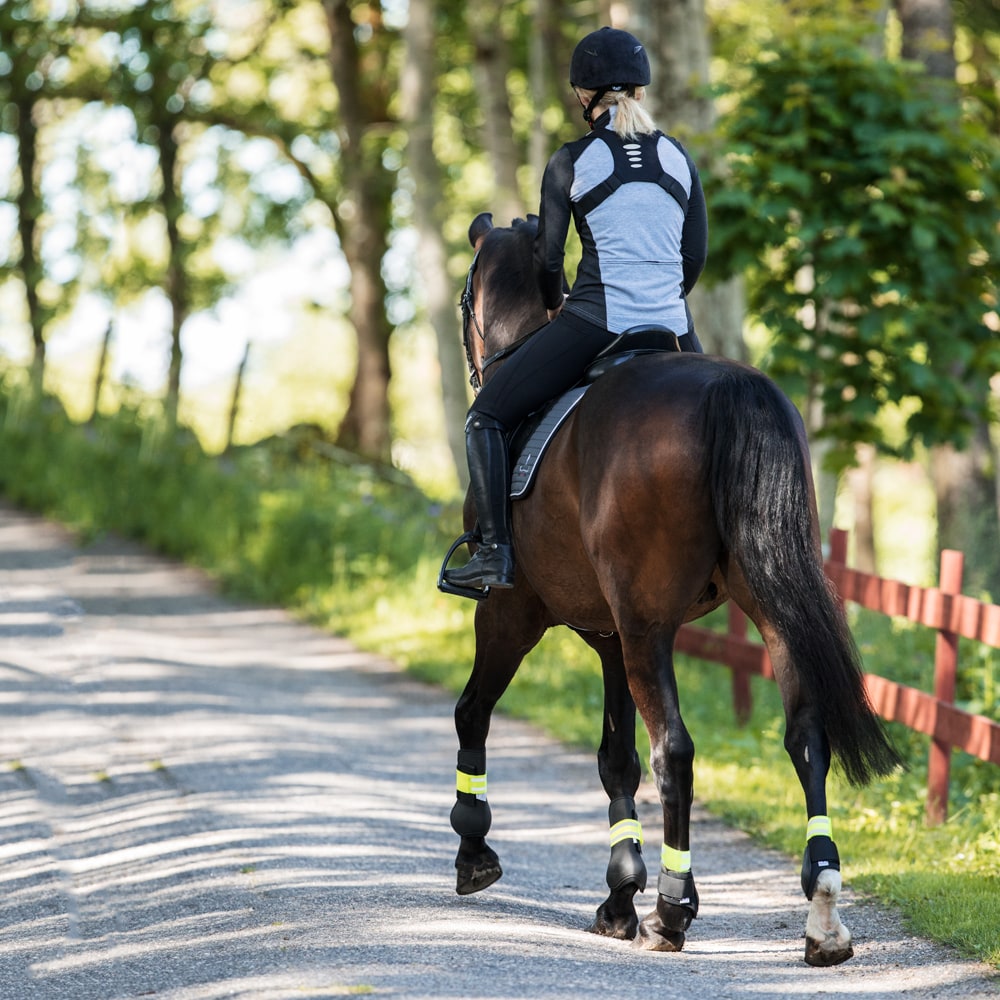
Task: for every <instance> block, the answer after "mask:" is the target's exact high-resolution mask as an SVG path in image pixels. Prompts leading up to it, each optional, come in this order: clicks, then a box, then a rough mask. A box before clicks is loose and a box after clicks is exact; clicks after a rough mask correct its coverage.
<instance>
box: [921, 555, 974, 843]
mask: <svg viewBox="0 0 1000 1000" xmlns="http://www.w3.org/2000/svg"><path fill="white" fill-rule="evenodd" d="M964 561H965V557H964V556H963V555H962V553H961V552H955V551H954V550H953V549H945V550H944V551H943V552H942V553H941V571H940V578H939V580H938V589H939V590H940V591H941V593H942V594H961V593H962V573H963V570H964ZM957 671H958V636H957V635H956V634H955V633H954V632H949V631H948V630H947V629H939V630H938V634H937V641H936V642H935V646H934V697H935V698H936V699H937V700H938V701H941V702H945V703H947V704H949V705H951V704H953V703H954V701H955V677H956V674H957ZM950 779H951V743H950V742H949V741H948V740H942V739H939V738H937V737H933V738H932V739H931V748H930V756H929V758H928V761H927V825H928V826H937V825H938V824H939V823H943V822H944V821H945V820H946V819H947V818H948V783H949V781H950Z"/></svg>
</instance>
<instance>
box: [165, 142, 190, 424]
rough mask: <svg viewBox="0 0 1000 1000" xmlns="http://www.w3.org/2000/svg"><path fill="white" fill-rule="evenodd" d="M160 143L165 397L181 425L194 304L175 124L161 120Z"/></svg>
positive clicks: (172, 420)
mask: <svg viewBox="0 0 1000 1000" xmlns="http://www.w3.org/2000/svg"><path fill="white" fill-rule="evenodd" d="M158 126H159V127H158V130H157V134H158V139H157V146H158V150H159V155H160V174H161V177H162V180H163V191H162V194H161V196H160V197H161V203H162V206H163V215H164V219H165V220H166V229H167V254H168V257H167V274H166V281H165V287H164V291H165V292H166V295H167V301H168V302H169V303H170V366H169V369H168V373H167V396H166V400H165V407H166V418H167V424H168V426H170V427H176V426H177V413H178V410H179V408H180V394H181V367H182V365H183V361H184V352H183V350H182V348H181V329H182V327H183V326H184V322H185V320H186V319H187V315H188V310H189V308H190V304H189V301H188V287H187V261H186V259H185V257H186V254H185V249H184V243H183V240H182V238H181V235H180V231H179V230H178V226H177V223H178V220H179V219H180V217H181V213H182V212H183V202H182V196H181V193H180V191H179V190H178V185H177V181H178V178H177V141H176V138H175V136H174V131H173V127H172V124H171V123H169V122H159V123H158Z"/></svg>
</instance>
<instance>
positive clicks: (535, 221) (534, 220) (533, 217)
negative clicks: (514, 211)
mask: <svg viewBox="0 0 1000 1000" xmlns="http://www.w3.org/2000/svg"><path fill="white" fill-rule="evenodd" d="M528 222H530V223H531V225H533V226H535V227H536V228H537V227H538V216H537V215H532V214H531V213H530V212H529V213H528Z"/></svg>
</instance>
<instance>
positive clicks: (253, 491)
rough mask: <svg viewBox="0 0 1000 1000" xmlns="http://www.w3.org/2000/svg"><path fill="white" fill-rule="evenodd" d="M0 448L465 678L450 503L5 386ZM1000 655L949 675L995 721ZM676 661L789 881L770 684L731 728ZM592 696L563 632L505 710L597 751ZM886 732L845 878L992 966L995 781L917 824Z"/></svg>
mask: <svg viewBox="0 0 1000 1000" xmlns="http://www.w3.org/2000/svg"><path fill="white" fill-rule="evenodd" d="M0 445H2V447H3V449H4V455H5V462H4V463H3V465H2V468H0V490H2V491H3V493H4V494H5V495H7V496H8V497H9V498H11V499H12V500H14V501H15V502H18V503H20V504H22V505H24V506H25V507H28V508H31V509H34V510H38V511H41V512H44V513H46V514H47V515H49V516H52V517H55V518H58V519H59V520H61V521H63V522H64V523H66V524H68V525H69V526H71V527H73V528H75V529H76V530H77V531H78V532H80V534H81V535H82V536H83V537H85V538H86V537H93V536H97V535H100V534H101V533H102V532H105V531H112V530H113V531H116V532H118V533H121V534H124V535H128V536H130V537H133V538H137V539H139V540H142V541H144V542H146V543H147V544H149V545H151V546H153V547H155V548H157V549H159V550H160V551H162V552H164V553H167V554H169V555H172V556H175V557H178V558H181V559H185V560H188V561H190V562H192V563H196V564H198V565H201V566H202V567H204V568H205V569H207V570H208V571H209V572H211V573H212V574H214V575H215V576H216V577H217V578H218V579H219V580H220V581H221V583H222V584H223V586H224V587H226V588H227V589H228V590H230V591H231V592H232V593H234V594H236V595H239V596H243V597H247V598H252V599H255V600H259V601H263V602H270V603H279V604H282V605H284V606H286V607H288V608H290V609H293V610H295V611H296V612H297V613H299V614H300V615H302V616H303V617H304V618H308V619H309V620H311V621H313V622H316V623H319V624H322V625H323V626H324V627H326V628H329V629H331V630H333V631H336V632H338V633H340V634H343V635H346V636H348V637H349V638H350V639H352V641H354V642H355V643H356V644H358V645H359V646H360V647H362V648H365V649H369V650H374V651H377V652H379V653H381V654H383V655H386V656H389V657H391V658H393V659H394V660H395V661H397V662H398V663H399V664H400V665H402V666H403V667H405V668H406V669H407V670H409V671H411V672H412V673H413V674H414V675H416V676H418V677H421V678H423V679H425V680H428V681H430V682H433V683H435V684H440V685H442V686H444V687H446V688H448V689H449V690H451V691H453V692H455V693H457V692H458V691H460V690H461V688H462V686H463V685H464V683H465V681H466V678H467V676H468V671H469V668H470V665H471V663H472V658H473V637H472V610H473V609H472V604H471V602H469V601H462V600H461V599H459V598H454V597H447V596H444V595H442V594H440V593H438V591H437V590H436V588H435V580H436V576H437V571H438V566H439V562H440V558H441V556H442V554H443V552H444V549H445V546H446V544H447V542H448V541H449V540H450V536H451V535H452V534H454V533H455V532H456V531H457V530H458V522H459V514H458V510H457V508H452V509H442V508H441V506H440V505H439V504H435V503H432V502H431V501H429V500H428V499H427V498H426V497H425V496H424V495H423V494H422V493H421V492H420V491H419V490H417V489H416V488H415V487H413V486H408V485H406V484H402V483H400V482H399V481H398V477H397V478H394V479H387V478H385V477H383V476H382V475H380V474H379V470H376V469H372V468H370V467H368V466H366V465H364V464H363V463H357V464H356V465H354V466H345V465H340V464H334V463H321V462H313V463H307V464H301V463H295V462H293V461H290V459H289V456H288V454H287V452H284V451H282V450H281V449H280V448H278V449H275V448H257V449H243V450H241V451H239V452H237V453H236V454H233V455H230V456H226V457H224V458H212V457H209V456H206V455H205V454H204V452H203V451H202V450H201V448H200V447H199V446H198V444H197V442H196V441H195V440H194V439H193V438H192V437H190V436H186V435H183V434H181V435H171V434H167V433H166V432H165V430H164V428H163V427H162V425H161V424H160V423H159V422H158V420H157V419H156V417H155V415H154V416H150V415H148V414H146V413H145V412H144V411H143V409H142V408H141V407H137V408H133V409H126V410H123V411H121V412H120V413H119V414H118V415H117V416H115V417H101V418H99V419H98V420H96V421H95V422H94V423H93V424H92V425H89V426H79V425H76V424H74V423H73V422H72V421H70V420H69V419H68V418H67V417H66V415H65V413H64V411H63V410H62V408H61V406H59V405H58V404H56V403H55V401H53V400H51V399H45V400H42V401H41V402H40V403H39V402H37V401H32V400H30V399H27V398H25V397H24V396H22V395H21V394H19V393H18V392H17V391H16V389H12V388H10V387H8V388H7V390H6V392H0ZM855 625H856V633H857V635H858V639H859V645H860V647H861V648H862V651H863V653H864V655H865V657H866V661H867V663H868V666H869V669H871V670H873V671H874V672H877V673H880V674H883V675H884V676H889V677H892V678H893V679H897V680H901V681H904V682H907V683H914V684H917V685H918V686H923V687H925V688H926V687H927V686H928V683H929V671H930V669H931V663H932V660H931V657H930V654H929V653H928V648H927V647H928V643H930V644H931V645H932V644H933V637H932V635H931V634H930V633H928V632H927V631H926V630H919V629H915V628H910V627H907V626H905V625H900V624H898V623H892V622H890V621H889V620H887V619H883V618H880V617H879V616H871V615H869V616H867V617H862V616H859V618H858V620H857V621H856V623H855ZM995 654H996V651H991V655H990V656H986V655H972V656H969V657H965V658H964V660H963V662H966V661H967V662H968V663H969V664H970V666H969V667H968V669H967V670H966V671H964V672H963V676H962V678H961V679H960V698H963V699H965V700H966V702H967V703H968V704H970V705H973V706H974V707H976V708H977V710H980V711H986V712H989V713H991V714H994V715H996V714H997V711H998V705H997V703H996V699H995V686H993V687H991V685H992V684H993V678H994V673H995V670H996V660H995ZM677 670H678V677H679V687H680V691H681V698H682V708H683V710H684V715H685V721H686V722H687V725H688V728H689V729H690V730H691V733H692V736H693V737H694V740H695V744H696V746H697V748H698V757H697V760H696V794H697V796H698V799H699V800H700V801H701V802H702V803H704V804H705V805H706V806H707V807H708V808H709V809H710V810H712V811H713V812H715V813H717V814H718V815H720V816H722V817H724V818H726V819H727V820H730V821H732V822H734V823H736V824H737V825H739V826H740V827H742V828H743V829H745V830H747V831H749V832H750V833H751V834H752V835H754V836H755V837H757V838H758V839H759V840H760V841H762V842H763V843H766V844H769V845H771V846H773V847H775V848H777V849H779V850H781V851H783V852H785V853H786V854H787V855H788V857H789V877H790V878H795V877H796V870H797V864H798V860H797V859H798V857H799V856H800V854H801V849H802V842H803V838H804V827H805V815H804V808H803V804H802V793H801V790H800V789H799V787H798V784H797V781H796V779H795V776H794V772H793V770H792V767H791V765H790V763H789V761H788V760H787V758H786V756H785V753H784V750H783V748H782V742H781V740H782V733H783V720H782V715H781V708H780V703H779V699H778V696H777V690H776V689H775V686H774V685H773V684H771V683H770V682H767V681H764V680H761V679H755V680H754V682H753V693H754V711H753V715H752V718H751V719H750V722H749V723H748V724H747V725H746V726H745V727H742V728H740V727H737V726H736V725H735V724H734V721H733V712H732V702H731V699H730V697H729V675H728V672H727V671H726V670H725V669H724V668H722V667H720V666H718V665H714V664H709V663H704V662H701V661H695V660H691V659H688V658H679V662H678V666H677ZM601 705H602V691H601V680H600V671H599V667H598V663H597V660H596V657H595V656H594V654H593V653H592V652H591V651H590V650H589V649H588V648H587V647H586V646H585V645H584V644H583V643H581V642H580V641H579V640H578V639H577V638H576V637H575V636H573V635H572V634H570V633H569V632H568V631H567V630H562V629H559V630H553V631H552V632H551V633H549V635H547V636H546V638H545V639H544V640H543V642H542V643H541V644H540V645H539V647H538V648H537V649H536V650H535V651H533V652H532V654H531V655H530V656H529V657H528V659H527V660H526V661H525V664H524V666H523V667H522V669H521V671H520V672H519V673H518V675H517V677H516V678H515V680H514V682H513V684H512V685H511V688H510V690H509V691H508V692H507V694H506V695H505V697H504V699H503V701H502V703H501V708H502V710H503V711H505V712H508V713H510V714H512V715H516V716H519V717H521V718H524V719H527V720H530V721H531V722H534V723H536V724H537V725H539V726H541V727H542V728H544V729H545V730H546V731H548V732H549V733H551V734H552V735H554V736H556V737H557V738H559V739H561V740H563V741H565V742H567V743H570V744H573V745H576V746H579V747H581V748H587V749H591V750H593V749H595V748H596V746H597V744H598V742H599V739H600V717H601ZM894 735H895V736H896V738H897V741H898V742H899V744H900V746H901V748H902V749H903V750H904V752H905V754H906V756H907V757H908V759H909V761H910V762H911V770H910V771H909V772H908V773H904V774H900V775H897V776H895V777H893V778H891V779H888V780H886V781H881V782H879V783H877V784H876V785H874V786H873V787H871V788H868V789H865V790H861V791H859V790H856V789H853V788H850V787H848V786H847V785H846V784H844V783H843V782H842V781H840V780H838V779H836V778H834V780H833V782H832V785H831V806H830V813H831V817H832V819H833V823H834V830H835V836H836V838H837V841H838V845H839V847H840V850H841V854H842V857H843V860H844V866H845V876H846V878H847V880H848V882H849V883H850V884H851V885H853V886H854V887H855V888H857V889H859V890H860V891H862V892H865V893H871V894H872V895H874V896H876V897H877V898H879V899H882V900H885V901H887V902H891V903H894V904H896V905H898V906H899V908H900V910H901V911H902V913H903V915H904V918H905V919H906V921H907V922H908V923H909V924H910V926H911V927H912V929H914V930H916V931H919V932H920V933H923V934H926V935H928V936H930V937H933V938H936V939H937V940H940V941H943V942H946V943H949V944H951V945H954V946H955V947H957V948H958V949H960V950H961V951H962V952H963V953H965V954H967V955H970V956H975V957H978V958H981V959H983V960H985V961H987V962H990V963H992V964H993V965H995V966H997V967H1000V874H998V871H1000V865H998V860H1000V843H998V838H1000V833H998V831H1000V793H998V791H997V788H998V784H1000V783H998V777H1000V775H998V773H997V769H996V768H995V767H992V766H989V765H984V764H982V763H980V762H977V761H973V760H971V759H969V758H967V757H964V756H963V755H956V759H955V762H954V765H953V779H954V780H953V786H952V816H951V818H950V819H949V821H948V822H947V823H946V824H944V825H942V826H940V827H937V828H935V829H928V828H927V827H926V826H925V825H924V822H923V810H924V792H923V782H924V775H925V767H926V757H927V740H926V739H925V738H923V737H920V736H918V735H916V734H912V733H909V732H907V731H905V730H901V729H895V730H894ZM643 739H644V737H643V734H642V733H640V740H643ZM641 754H642V756H643V758H645V757H646V756H647V755H648V748H647V747H646V746H643V747H642V749H641ZM442 780H443V779H442ZM594 780H595V782H596V781H597V775H596V767H595V775H594ZM693 846H694V849H695V852H697V843H695V844H694V845H693Z"/></svg>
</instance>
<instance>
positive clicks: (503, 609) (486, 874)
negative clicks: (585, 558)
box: [451, 591, 546, 896]
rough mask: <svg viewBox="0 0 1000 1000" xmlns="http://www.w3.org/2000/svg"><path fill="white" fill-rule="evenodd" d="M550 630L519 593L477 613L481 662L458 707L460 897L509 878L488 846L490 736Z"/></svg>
mask: <svg viewBox="0 0 1000 1000" xmlns="http://www.w3.org/2000/svg"><path fill="white" fill-rule="evenodd" d="M525 605H528V606H527V607H526V606H525ZM545 627H546V626H545V624H544V623H543V620H542V614H541V608H540V606H536V605H535V604H534V603H533V602H527V601H525V600H524V599H523V598H522V597H521V596H520V595H519V592H517V591H510V592H507V591H498V592H495V593H493V594H491V595H490V597H489V599H488V600H486V601H483V602H482V603H481V604H480V605H479V606H478V607H477V609H476V659H475V663H474V664H473V667H472V674H471V675H470V677H469V681H468V683H467V684H466V685H465V690H464V691H463V692H462V695H461V697H460V698H459V699H458V703H457V704H456V705H455V731H456V732H457V734H458V743H459V751H458V769H457V771H456V792H455V805H454V807H453V808H452V811H451V825H452V829H454V831H455V832H456V833H457V834H458V835H459V836H460V837H461V843H460V844H459V848H458V856H457V857H456V858H455V868H456V870H457V873H458V877H457V883H456V887H455V888H456V891H457V892H458V894H459V895H460V896H467V895H469V894H470V893H473V892H479V890H480V889H485V888H486V887H487V886H489V885H492V884H493V883H494V882H496V880H497V879H498V878H500V876H501V875H503V869H502V868H501V867H500V859H499V858H498V857H497V854H496V852H495V851H494V850H493V849H492V848H491V847H490V846H489V844H487V843H486V834H487V833H488V832H489V829H490V824H491V822H492V814H491V812H490V806H489V802H488V801H487V798H486V736H487V734H488V733H489V729H490V719H491V717H492V715H493V709H494V708H495V707H496V704H497V702H498V701H499V700H500V698H501V696H502V695H503V693H504V691H506V690H507V686H508V685H509V684H510V682H511V680H512V679H513V677H514V674H515V673H516V672H517V668H518V667H519V666H520V664H521V661H522V660H523V659H524V657H525V656H526V655H527V653H528V652H529V651H530V650H531V649H532V648H533V647H534V646H535V644H536V643H537V642H538V640H539V639H541V637H542V635H543V633H544V632H545Z"/></svg>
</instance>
